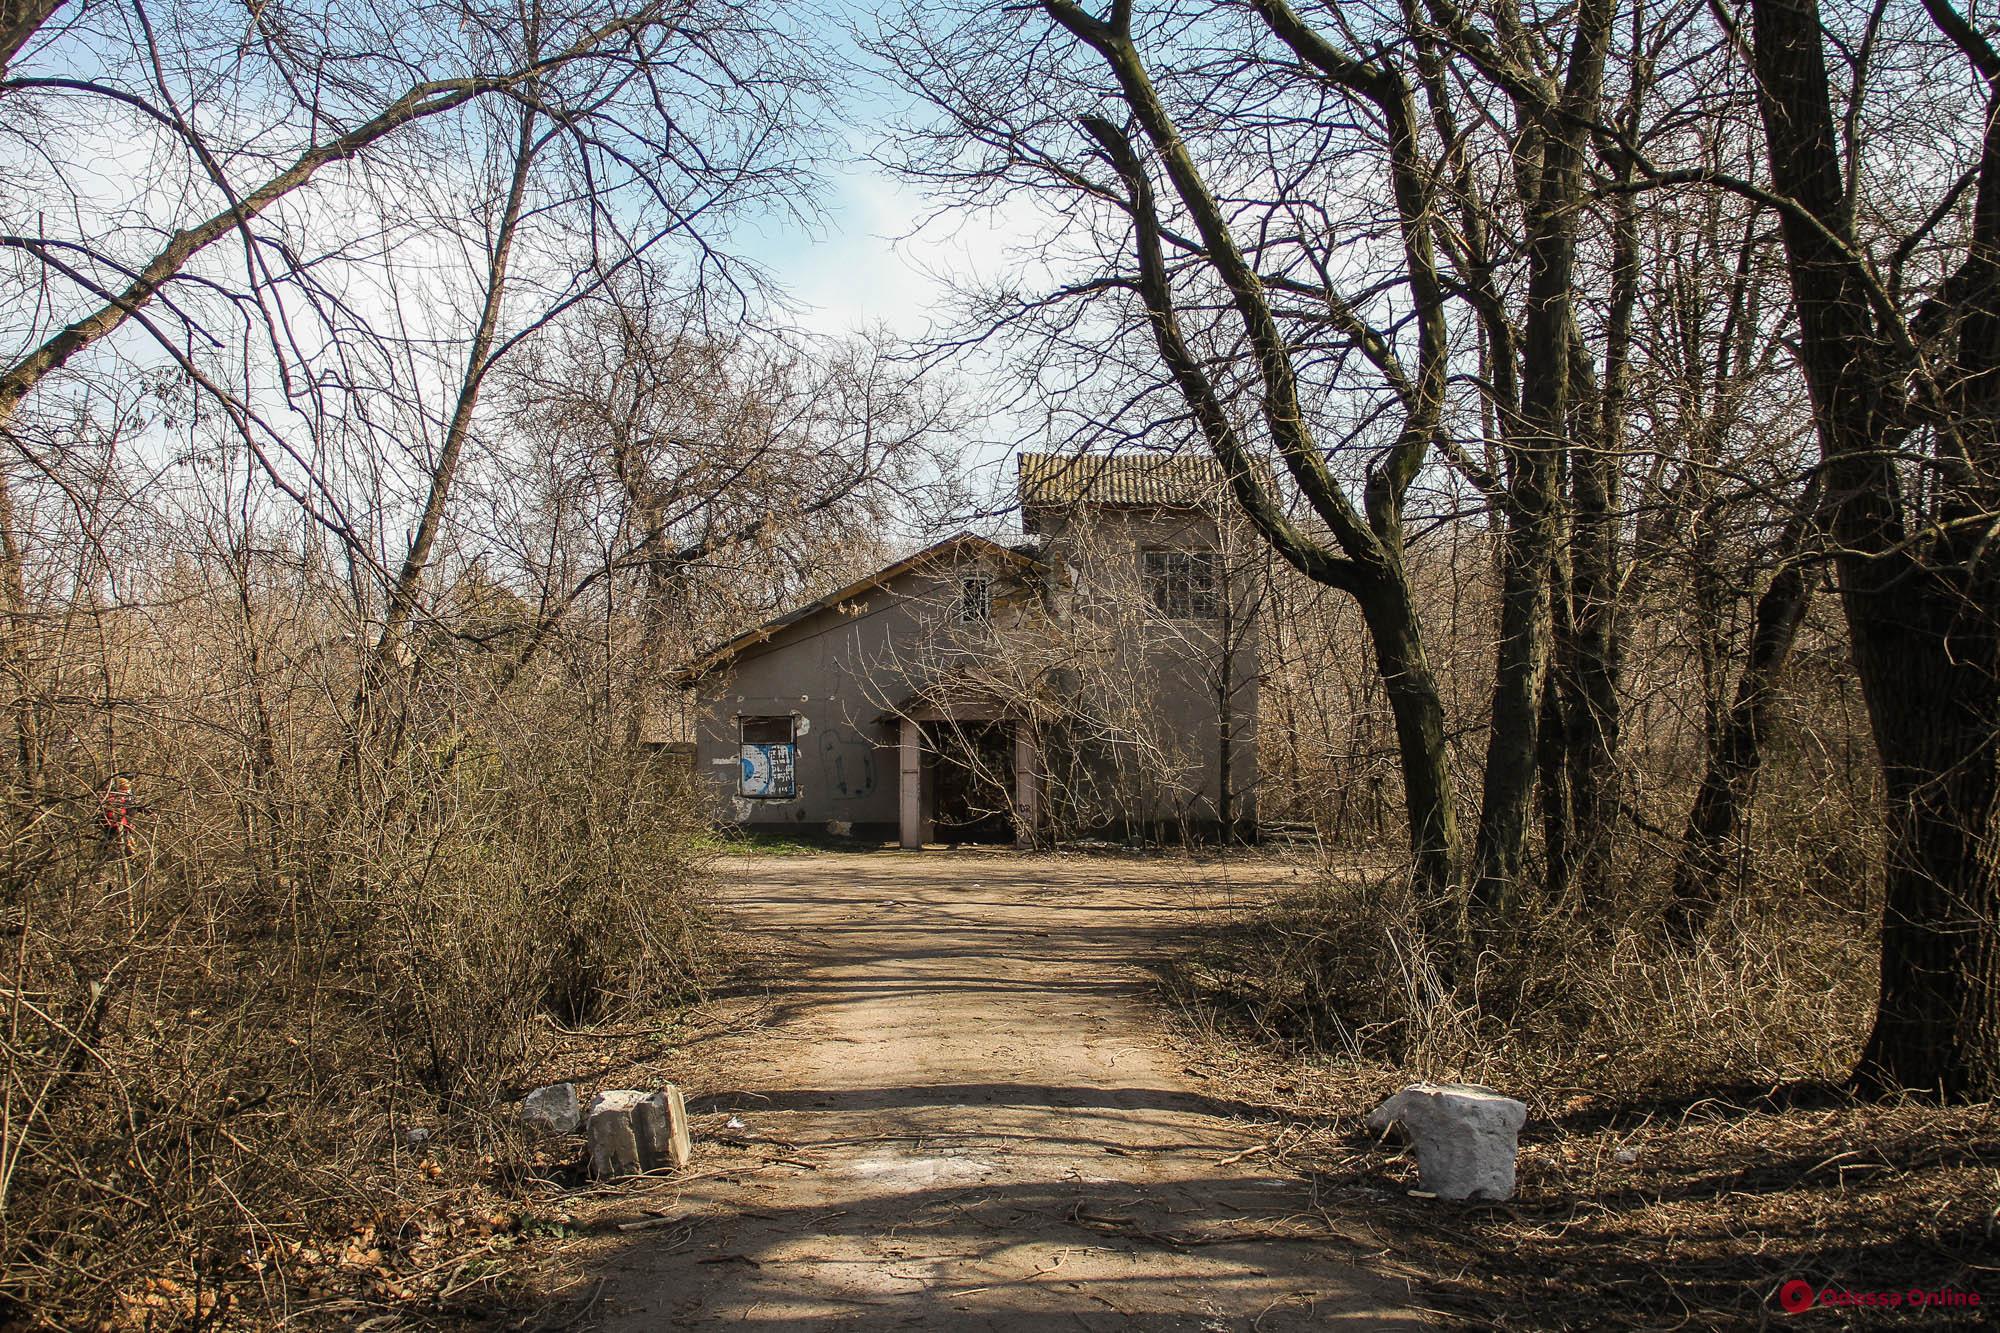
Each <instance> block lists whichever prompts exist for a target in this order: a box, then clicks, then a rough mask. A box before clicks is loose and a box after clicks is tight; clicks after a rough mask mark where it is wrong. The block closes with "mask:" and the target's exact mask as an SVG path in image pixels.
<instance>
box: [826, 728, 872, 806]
mask: <svg viewBox="0 0 2000 1333" xmlns="http://www.w3.org/2000/svg"><path fill="white" fill-rule="evenodd" d="M819 753H820V759H821V761H822V762H823V763H824V764H825V765H826V769H825V774H824V777H825V780H826V782H827V784H828V785H829V786H830V787H832V788H833V798H834V799H835V800H837V801H855V800H859V799H861V798H862V797H864V796H872V795H874V793H875V747H874V745H872V744H871V743H869V742H868V741H866V740H863V739H862V738H861V737H859V736H857V735H855V734H854V733H853V732H851V731H848V730H846V729H845V728H843V727H830V728H828V729H827V731H826V733H825V734H824V735H822V736H821V737H820V741H819Z"/></svg>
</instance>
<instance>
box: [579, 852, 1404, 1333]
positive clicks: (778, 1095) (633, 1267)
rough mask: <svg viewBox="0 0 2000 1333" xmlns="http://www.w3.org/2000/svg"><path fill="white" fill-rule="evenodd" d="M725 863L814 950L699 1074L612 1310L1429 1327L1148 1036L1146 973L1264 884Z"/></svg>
mask: <svg viewBox="0 0 2000 1333" xmlns="http://www.w3.org/2000/svg"><path fill="white" fill-rule="evenodd" d="M728 873H729V874H730V875H731V876H732V878H733V881H734V883H735V885H736V887H735V888H734V890H733V891H732V906H733V907H734V909H735V910H736V912H737V913H738V915H739V918H740V921H741V924H742V926H743V927H744V928H746V929H748V930H751V931H758V932H770V933H771V934H772V935H774V936H776V937H777V940H776V942H777V943H778V944H779V945H780V946H781V947H783V948H785V949H787V950H791V951H796V953H797V955H798V956H800V957H802V958H803V960H804V961H803V963H802V965H801V966H800V967H799V968H798V970H797V971H796V972H795V973H792V974H790V975H788V976H787V978H786V982H785V986H784V993H783V995H782V997H781V1007H780V1010H779V1012H778V1013H777V1014H776V1015H775V1016H774V1018H773V1020H772V1023H771V1025H770V1026H769V1027H768V1028H766V1029H764V1030H762V1031H759V1032H756V1033H754V1034H750V1035H748V1036H745V1037H738V1038H732V1039H730V1040H729V1041H728V1042H726V1043H723V1046H724V1049H722V1050H720V1051H713V1052H710V1053H709V1054H711V1055H712V1056H715V1057H717V1062H716V1064H715V1065H714V1067H717V1068H726V1069H730V1070H732V1071H733V1073H734V1077H733V1079H732V1080H731V1083H730V1086H729V1087H727V1088H726V1089H720V1090H718V1089H700V1088H694V1089H690V1091H691V1092H693V1093H696V1094H698V1095H697V1096H695V1097H694V1098H693V1099H692V1101H691V1109H692V1110H694V1111H695V1112H696V1113H697V1115H698V1117H699V1116H700V1115H701V1114H702V1113H710V1114H709V1115H708V1116H707V1118H706V1119H699V1118H698V1121H697V1124H698V1127H705V1128H709V1129H710V1131H711V1132H710V1137H709V1138H708V1140H707V1141H706V1142H705V1143H698V1144H697V1149H698V1155H697V1159H696V1166H695V1172H694V1175H695V1176H696V1178H695V1179H692V1180H690V1181H689V1182H688V1183H687V1184H686V1185H685V1186H684V1187H683V1188H682V1189H681V1190H680V1192H679V1195H678V1198H677V1199H675V1198H673V1196H671V1195H669V1196H667V1197H666V1198H664V1199H662V1200H661V1211H663V1212H664V1213H666V1214H667V1215H668V1216H667V1218H665V1219H663V1220H662V1222H661V1224H660V1225H659V1226H658V1227H657V1228H653V1229H648V1230H644V1231H637V1232H634V1233H632V1239H631V1241H630V1242H629V1243H628V1244H627V1245H626V1246H625V1247H624V1248H623V1249H622V1250H621V1252H620V1253H618V1254H617V1255H616V1256H615V1257H614V1258H613V1259H612V1261H611V1263H610V1265H609V1266H608V1268H607V1270H606V1275H607V1278H608V1281H607V1282H606V1284H605V1286H604V1288H603V1301H602V1304H601V1305H600V1306H599V1314H600V1316H601V1317H602V1319H603V1325H604V1326H605V1327H607V1328H610V1329H616V1330H639V1329H664V1328H708V1327H714V1326H723V1325H727V1326H729V1327H732V1328H750V1329H823V1328H844V1327H867V1328H879V1327H892V1328H928V1329H1000V1330H1028V1329H1037V1330H1039V1329H1053V1328H1070V1329H1074V1328H1083V1329H1191V1330H1223V1329H1257V1330H1284V1329H1295V1328H1304V1327H1308V1326H1311V1327H1319V1326H1321V1325H1323V1324H1325V1323H1327V1322H1328V1321H1337V1322H1339V1323H1340V1324H1342V1326H1350V1325H1352V1326H1362V1327H1375V1326H1385V1327H1415V1326H1419V1325H1421V1324H1422V1323H1423V1322H1424V1321H1423V1319H1422V1317H1421V1316H1420V1315H1419V1314H1417V1313H1416V1312H1415V1311H1413V1310H1411V1309H1409V1308H1406V1305H1405V1302H1407V1301H1408V1299H1409V1295H1408V1292H1407V1291H1406V1290H1405V1289H1404V1288H1403V1287H1402V1285H1401V1284H1400V1283H1396V1282H1392V1281H1389V1280H1386V1279H1383V1278H1380V1277H1377V1276H1373V1275H1370V1274H1368V1273H1366V1272H1364V1271H1362V1270H1361V1269H1359V1268H1357V1267H1355V1266H1354V1264H1355V1261H1356V1256H1357V1255H1359V1254H1361V1253H1363V1252H1364V1249H1365V1247H1364V1246H1357V1244H1356V1243H1355V1241H1353V1240H1352V1239H1348V1238H1343V1237H1338V1236H1329V1235H1328V1232H1327V1227H1326V1224H1325V1222H1324V1221H1323V1220H1322V1219H1321V1218H1320V1217H1319V1216H1318V1215H1317V1214H1316V1213H1315V1212H1314V1211H1313V1210H1312V1208H1311V1204H1312V1202H1313V1200H1312V1198H1311V1196H1310V1193H1309V1190H1308V1187H1307V1186H1306V1185H1305V1184H1304V1183H1302V1182H1301V1181H1299V1180H1298V1179H1296V1178H1295V1177H1291V1176H1285V1175H1274V1174H1271V1173H1268V1172H1267V1171H1265V1170H1263V1169H1261V1168H1260V1167H1259V1164H1258V1161H1259V1159H1258V1155H1257V1153H1256V1152H1255V1149H1256V1147H1257V1145H1258V1143H1259V1142H1260V1140H1259V1139H1258V1138H1257V1137H1256V1135H1255V1134H1254V1133H1253V1132H1252V1130H1251V1128H1250V1127H1249V1126H1247V1125H1246V1124H1244V1123H1242V1122H1240V1121H1238V1120H1235V1119H1233V1118H1232V1115H1231V1108H1230V1107H1228V1106H1226V1105H1218V1104H1217V1103H1215V1102H1212V1101H1209V1100H1206V1099H1204V1098H1202V1097H1200V1096H1198V1095H1196V1094H1195V1093H1194V1092H1192V1091H1191V1089H1190V1080H1189V1079H1188V1078H1187V1077H1186V1076H1185V1075H1184V1074H1183V1073H1182V1072H1181V1069H1180V1066H1179V1063H1178V1062H1177V1061H1176V1060H1175V1059H1174V1058H1173V1056H1172V1054H1171V1052H1169V1051H1168V1050H1167V1049H1166V1048H1165V1047H1164V1046H1163V1045H1162V1044H1161V1043H1160V1042H1159V1041H1158V1040H1157V1038H1156V1036H1155V1035H1154V1033H1155V1031H1156V1020H1155V1019H1154V1018H1153V1017H1152V1016H1150V1015H1149V1014H1147V1012H1146V1011H1145V1009H1144V1001H1143V999H1142V998H1141V997H1140V996H1139V994H1138V988H1139V985H1140V983H1141V980H1142V978H1141V975H1140V972H1139V970H1138V968H1137V967H1136V966H1135V963H1136V962H1138V961H1140V960H1143V959H1144V958H1146V957H1147V956H1148V955H1150V954H1152V953H1154V952H1156V951H1157V950H1158V949H1159V948H1160V947H1161V945H1162V942H1163V941H1165V940H1167V939H1168V938H1170V937H1172V936H1173V935H1175V934H1176V933H1179V932H1182V931H1185V930H1188V929H1191V928H1193V927H1194V926H1195V924H1196V923H1197V922H1198V921H1199V920H1200V919H1201V917H1202V916H1203V915H1204V914H1206V913H1212V912H1215V911H1217V910H1219V909H1221V908H1222V907H1223V906H1225V902H1226V898H1227V896H1228V894H1229V893H1230V892H1231V891H1232V886H1231V885H1230V883H1229V879H1230V876H1231V875H1234V876H1236V877H1237V879H1238V881H1239V886H1240V881H1241V878H1242V876H1243V875H1244V874H1245V873H1247V872H1245V871H1243V870H1241V869H1238V870H1235V871H1218V870H1208V871H1197V870H1196V869H1195V868H1193V867H1189V866H1186V865H1180V866H1174V865H1172V864H1171V863H1167V864H1162V863H1149V862H1133V861H1113V860H1087V859H1080V858H1067V859H1055V858H1021V857H1017V856H1013V855H1009V854H993V853H950V854H936V853H932V854H925V855H921V856H919V855H910V854H895V853H882V854H872V855H863V854H854V855H840V856H826V857H812V858H756V859H750V860H743V861H738V862H733V863H731V864H730V866H729V867H728ZM704 1063H708V1062H707V1061H704ZM724 1113H727V1114H728V1115H733V1116H735V1117H736V1118H738V1119H739V1120H740V1121H741V1122H742V1125H743V1128H742V1129H740V1130H730V1129H728V1128H727V1127H726V1125H725V1124H724V1123H723V1114H724ZM732 1138H734V1139H736V1140H738V1141H737V1142H735V1143H731V1142H728V1141H727V1140H729V1139H732ZM1246 1149H1249V1150H1251V1151H1250V1152H1249V1153H1248V1155H1245V1150H1246ZM1232 1159H1234V1160H1232ZM679 1218H686V1219H689V1220H690V1222H691V1224H690V1225H681V1224H680V1223H679V1222H678V1221H675V1220H673V1219H679Z"/></svg>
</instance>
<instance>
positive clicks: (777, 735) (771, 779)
mask: <svg viewBox="0 0 2000 1333" xmlns="http://www.w3.org/2000/svg"><path fill="white" fill-rule="evenodd" d="M736 721H737V726H738V728H739V734H738V742H737V743H738V745H739V747H740V750H739V753H740V755H741V757H742V761H743V776H742V779H741V782H740V783H739V785H738V787H737V790H738V791H740V792H741V793H742V794H743V795H745V796H747V797H750V798H751V799H752V800H767V801H786V800H790V799H791V798H792V797H793V796H795V795H797V794H798V778H797V771H798V762H797V761H798V751H799V747H798V739H797V733H796V731H795V730H794V722H795V719H793V718H792V717H790V716H789V715H788V716H785V717H739V718H738V719H737V720H736Z"/></svg>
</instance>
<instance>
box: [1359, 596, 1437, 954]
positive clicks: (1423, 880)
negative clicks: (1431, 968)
mask: <svg viewBox="0 0 2000 1333" xmlns="http://www.w3.org/2000/svg"><path fill="white" fill-rule="evenodd" d="M1359 600H1360V604H1361V614H1362V617H1363V619H1365V620H1366V621H1367V624H1368V635H1369V638H1370V640H1371V641H1372V642H1373V644H1374V648H1375V669H1376V672H1377V674H1379V675H1380V676H1381V678H1382V684H1383V688H1384V689H1385V690H1386V691H1387V693H1388V696H1389V713H1390V716H1391V717H1393V718H1394V719H1395V721H1396V751H1397V757H1398V759H1399V760H1400V761H1401V765H1402V773H1403V801H1404V805H1405V808H1406V810H1407V812H1408V815H1409V823H1410V830H1409V832H1410V859H1411V862H1412V864H1413V866H1414V868H1415V881H1416V886H1417V895H1418V903H1419V907H1420V909H1421V910H1422V911H1423V913H1424V917H1425V920H1424V926H1425V929H1426V930H1427V931H1429V932H1430V935H1431V938H1432V940H1433V941H1437V942H1443V941H1445V940H1448V939H1451V938H1453V937H1454V936H1455V935H1456V934H1457V929H1456V923H1455V922H1454V921H1453V919H1452V915H1453V914H1452V909H1451V898H1452V851H1453V849H1454V847H1456V845H1457V843H1458V819H1457V815H1456V812H1455V806H1454V804H1453V801H1452V791H1451V773H1450V768H1449V764H1448V762H1447V755H1446V751H1445V734H1444V700H1443V699H1442V698H1441V697H1440V696H1439V694H1438V688H1437V680H1436V678H1435V677H1434V676H1432V674H1431V667H1430V661H1429V659H1428V657H1427V656H1426V655H1425V653H1424V643H1423V635H1422V633H1421V632H1420V630H1419V628H1418V623H1417V609H1416V604H1415V603H1414V602H1413V601H1412V600H1411V598H1410V591H1409V588H1408V586H1407V585H1406V584H1404V583H1403V582H1401V581H1400V580H1398V581H1388V582H1384V583H1383V584H1381V585H1380V586H1378V587H1375V588H1372V589H1370V590H1368V591H1367V592H1365V593H1363V594H1361V596H1360V598H1359Z"/></svg>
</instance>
